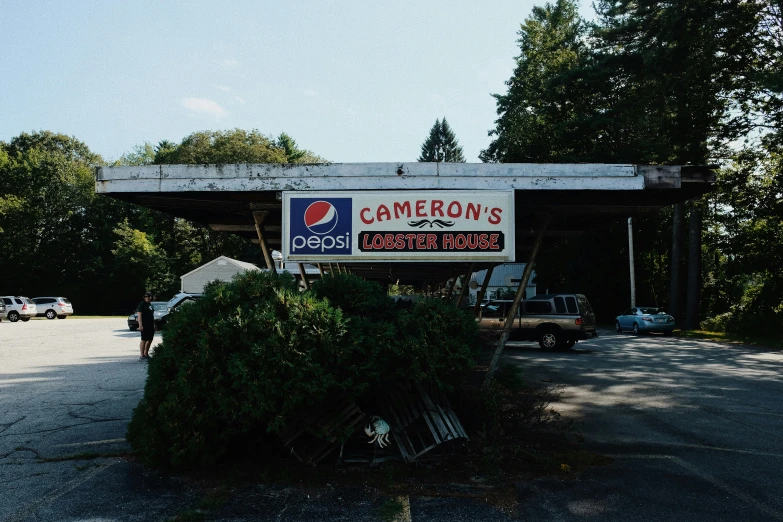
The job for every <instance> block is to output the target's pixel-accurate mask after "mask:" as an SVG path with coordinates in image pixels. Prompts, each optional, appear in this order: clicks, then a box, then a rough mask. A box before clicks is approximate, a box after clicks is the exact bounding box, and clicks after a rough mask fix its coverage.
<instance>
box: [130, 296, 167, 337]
mask: <svg viewBox="0 0 783 522" xmlns="http://www.w3.org/2000/svg"><path fill="white" fill-rule="evenodd" d="M150 304H151V305H152V315H153V317H154V318H155V328H156V329H157V328H158V321H157V318H158V317H160V314H163V313H168V307H167V306H166V301H152V302H151V303H150ZM136 313H137V312H131V314H130V315H129V316H128V328H129V329H130V330H131V331H133V330H138V329H139V320H138V319H137V317H136Z"/></svg>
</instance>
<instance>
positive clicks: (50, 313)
mask: <svg viewBox="0 0 783 522" xmlns="http://www.w3.org/2000/svg"><path fill="white" fill-rule="evenodd" d="M45 315H46V318H47V319H54V318H55V317H57V314H56V313H54V310H47V311H46V314H45Z"/></svg>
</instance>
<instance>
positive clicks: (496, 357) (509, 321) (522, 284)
mask: <svg viewBox="0 0 783 522" xmlns="http://www.w3.org/2000/svg"><path fill="white" fill-rule="evenodd" d="M549 219H550V216H546V218H545V220H544V222H543V223H542V224H541V226H540V228H539V232H540V234H539V235H538V237H537V238H536V243H535V245H534V246H533V252H532V253H531V254H530V259H529V260H528V262H527V265H525V271H524V272H523V273H522V279H521V280H520V281H519V287H517V293H516V294H515V295H514V301H513V302H512V303H511V306H510V307H509V310H508V315H506V322H505V323H503V330H502V331H501V333H500V339H499V340H498V343H497V345H496V346H495V353H494V354H493V356H492V362H490V364H489V371H488V372H487V376H486V378H485V379H484V387H486V386H487V385H488V384H489V382H490V381H491V380H492V375H493V374H494V373H495V370H497V368H498V364H500V356H501V355H503V350H504V349H505V348H506V341H508V338H509V336H510V335H511V328H512V327H513V326H514V319H515V318H516V315H517V308H519V303H520V302H521V301H522V298H523V297H524V296H525V292H526V291H527V283H528V281H530V275H531V274H532V273H533V267H534V266H535V264H536V258H537V257H538V251H539V249H540V248H541V243H542V242H543V240H544V231H545V230H546V227H547V225H548V224H549Z"/></svg>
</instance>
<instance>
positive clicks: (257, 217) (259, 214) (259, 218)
mask: <svg viewBox="0 0 783 522" xmlns="http://www.w3.org/2000/svg"><path fill="white" fill-rule="evenodd" d="M267 214H268V212H267V211H266V210H256V211H254V212H253V221H254V222H255V225H256V234H258V243H259V244H260V245H261V252H262V253H263V254H264V261H266V267H267V268H268V269H269V270H271V271H272V272H276V271H277V270H275V262H274V261H272V253H271V252H270V250H269V244H268V243H267V242H266V236H265V235H264V218H266V215H267Z"/></svg>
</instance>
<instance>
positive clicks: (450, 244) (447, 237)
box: [443, 234, 454, 250]
mask: <svg viewBox="0 0 783 522" xmlns="http://www.w3.org/2000/svg"><path fill="white" fill-rule="evenodd" d="M452 248H454V234H443V249H444V250H451V249H452Z"/></svg>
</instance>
